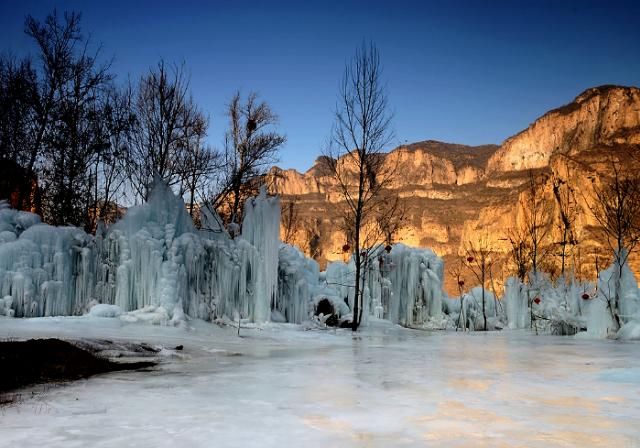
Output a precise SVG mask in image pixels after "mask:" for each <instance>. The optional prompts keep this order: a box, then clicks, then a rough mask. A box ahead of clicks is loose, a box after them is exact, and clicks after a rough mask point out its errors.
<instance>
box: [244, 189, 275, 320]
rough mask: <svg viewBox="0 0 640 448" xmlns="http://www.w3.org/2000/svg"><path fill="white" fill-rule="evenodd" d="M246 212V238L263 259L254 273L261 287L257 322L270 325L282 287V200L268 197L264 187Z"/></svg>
mask: <svg viewBox="0 0 640 448" xmlns="http://www.w3.org/2000/svg"><path fill="white" fill-rule="evenodd" d="M244 211H245V218H244V221H243V223H242V238H244V239H245V240H247V241H248V242H249V244H251V245H252V246H253V247H255V248H256V249H257V251H258V256H259V262H258V263H255V266H254V270H253V274H254V275H255V276H256V284H257V285H258V288H257V289H256V290H255V291H254V295H255V297H254V310H253V320H254V321H256V322H266V321H268V320H269V316H270V310H271V308H272V307H273V306H274V305H275V300H276V294H277V287H278V249H279V246H280V198H278V197H271V198H269V197H267V191H266V188H265V187H264V186H263V187H262V188H261V190H260V194H259V196H258V197H257V198H255V199H249V200H248V201H247V202H246V204H245V207H244Z"/></svg>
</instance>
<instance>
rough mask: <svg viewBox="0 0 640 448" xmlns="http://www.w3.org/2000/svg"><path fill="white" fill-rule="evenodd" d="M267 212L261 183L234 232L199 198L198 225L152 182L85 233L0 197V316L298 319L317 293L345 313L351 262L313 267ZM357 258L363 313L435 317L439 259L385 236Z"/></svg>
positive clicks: (418, 320)
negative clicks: (145, 197)
mask: <svg viewBox="0 0 640 448" xmlns="http://www.w3.org/2000/svg"><path fill="white" fill-rule="evenodd" d="M279 221H280V203H279V199H278V198H275V197H267V195H266V192H265V191H264V190H262V191H261V192H260V195H259V196H258V197H257V198H253V199H250V200H248V201H247V203H246V206H245V219H244V221H243V223H242V230H241V232H240V234H239V235H236V233H238V232H234V235H231V236H230V235H229V234H228V233H227V232H226V231H225V230H224V228H223V227H222V225H221V220H220V219H219V217H218V216H217V215H216V214H215V212H213V211H210V210H208V209H206V208H204V209H203V212H202V223H203V229H202V230H198V229H196V228H195V227H194V225H193V223H192V220H191V218H190V217H189V215H188V214H187V212H186V210H185V207H184V203H183V201H182V200H181V199H180V198H179V197H177V196H175V195H174V194H173V192H172V191H171V189H170V188H169V187H168V186H167V185H165V184H163V183H162V182H157V183H156V186H155V188H154V190H153V192H152V194H151V197H150V199H149V201H148V202H147V203H145V204H143V205H140V206H136V207H132V208H131V209H129V210H128V212H127V214H126V215H125V217H124V218H123V219H122V220H121V221H119V222H117V223H116V224H114V225H113V226H111V227H110V228H109V229H106V228H105V227H104V226H102V225H100V226H98V230H97V231H96V236H95V237H94V236H91V235H88V234H86V233H85V232H84V231H82V230H81V229H78V228H74V227H51V226H48V225H46V224H42V223H40V219H39V218H38V217H37V216H36V215H33V214H30V213H25V212H18V211H15V210H11V209H9V208H8V207H7V206H6V205H2V206H1V209H0V314H3V315H10V316H11V315H13V316H16V317H35V316H54V315H77V314H82V313H87V312H89V313H90V314H91V315H94V316H103V317H105V316H112V317H115V316H119V317H120V318H121V319H124V320H144V321H150V322H153V323H162V324H169V323H173V324H177V323H180V322H182V321H183V320H184V319H185V318H186V316H190V317H196V318H201V319H205V320H213V319H216V318H227V319H231V320H234V319H243V320H249V321H252V322H265V321H268V320H276V321H287V322H295V323H301V322H304V321H306V320H309V319H311V318H312V317H313V316H314V314H317V310H318V309H319V308H320V306H319V304H320V303H321V302H323V301H325V300H326V301H328V303H330V306H329V309H330V312H331V314H335V316H336V317H337V318H338V319H343V320H348V319H350V318H351V315H350V310H351V308H352V307H353V300H354V298H353V291H354V288H353V272H354V271H355V269H354V264H353V263H354V262H353V260H351V261H349V263H346V264H345V263H332V264H330V265H329V267H328V269H327V272H326V273H321V272H320V269H319V266H318V264H317V263H316V262H315V261H313V260H311V259H308V258H306V257H305V256H304V255H303V254H302V253H301V252H300V251H299V250H298V249H296V248H294V247H292V246H288V245H284V244H281V243H280V241H279ZM368 257H369V258H368V260H367V262H366V265H365V270H364V272H365V276H364V279H363V280H364V283H363V285H364V297H365V303H364V306H363V321H364V322H366V320H367V318H368V316H370V315H371V316H375V317H378V318H385V319H389V320H391V321H392V322H396V323H400V324H403V325H408V326H410V325H422V324H424V323H425V322H426V321H427V320H429V319H432V318H440V317H441V316H442V275H443V264H442V260H441V259H440V258H438V257H437V256H436V255H435V254H434V253H433V252H431V251H430V250H426V249H413V248H409V247H406V246H403V245H395V246H394V247H393V249H391V251H390V252H389V253H387V252H386V251H385V250H384V249H383V248H382V246H380V247H376V248H374V249H373V250H372V251H371V252H370V253H369V255H368ZM324 312H327V310H326V309H325V311H324ZM327 317H328V316H326V315H325V316H324V318H325V319H326V318H327Z"/></svg>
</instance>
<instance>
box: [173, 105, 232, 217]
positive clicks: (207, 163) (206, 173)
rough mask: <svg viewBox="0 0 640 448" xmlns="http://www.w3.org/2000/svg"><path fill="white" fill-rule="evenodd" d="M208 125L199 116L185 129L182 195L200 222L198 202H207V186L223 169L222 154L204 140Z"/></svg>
mask: <svg viewBox="0 0 640 448" xmlns="http://www.w3.org/2000/svg"><path fill="white" fill-rule="evenodd" d="M207 127H208V123H207V120H206V119H205V117H204V115H202V114H198V115H197V116H196V117H195V118H194V121H193V126H190V127H188V128H186V129H184V136H183V137H184V140H183V145H184V147H183V151H184V152H183V159H182V164H183V168H182V170H183V171H182V175H181V178H182V179H181V185H180V195H181V196H184V195H186V196H187V207H188V209H189V214H190V215H191V218H192V219H193V220H194V221H195V222H199V213H197V210H196V201H198V200H200V202H203V201H205V200H206V191H207V186H208V184H209V182H210V179H211V176H212V175H213V174H214V173H216V172H218V171H219V170H220V168H221V164H222V161H221V154H220V153H219V152H217V151H215V150H213V149H212V148H211V147H210V146H208V145H207V144H206V143H205V141H204V139H205V137H206V135H207Z"/></svg>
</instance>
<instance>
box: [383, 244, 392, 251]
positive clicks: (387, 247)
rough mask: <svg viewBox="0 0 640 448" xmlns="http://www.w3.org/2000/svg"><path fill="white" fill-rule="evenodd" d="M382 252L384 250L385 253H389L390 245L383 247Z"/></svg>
mask: <svg viewBox="0 0 640 448" xmlns="http://www.w3.org/2000/svg"><path fill="white" fill-rule="evenodd" d="M384 250H386V251H387V253H389V252H391V245H390V244H387V245H386V246H385V248H384Z"/></svg>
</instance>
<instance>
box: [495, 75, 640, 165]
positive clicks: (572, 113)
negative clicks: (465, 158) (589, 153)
mask: <svg viewBox="0 0 640 448" xmlns="http://www.w3.org/2000/svg"><path fill="white" fill-rule="evenodd" d="M619 144H640V89H638V88H635V87H616V86H602V87H594V88H591V89H588V90H586V91H585V92H583V93H582V94H580V95H578V96H577V97H576V99H575V100H574V101H573V102H572V103H570V104H567V105H565V106H562V107H560V108H558V109H554V110H552V111H550V112H547V113H546V114H545V115H543V116H542V117H540V118H539V119H537V120H536V121H535V122H534V123H533V124H532V125H531V126H529V127H528V128H527V129H525V130H524V131H522V132H520V133H519V134H517V135H515V136H513V137H511V138H508V139H507V140H505V142H504V143H503V144H502V146H501V148H500V150H498V151H496V153H495V154H493V155H492V156H491V158H490V160H489V163H488V167H487V169H488V171H489V172H491V173H500V172H505V171H513V170H517V171H520V170H526V169H530V168H542V167H545V166H547V165H548V164H549V160H550V158H551V156H552V155H554V154H577V153H579V152H581V151H584V150H587V149H589V148H593V147H595V146H597V145H608V146H611V145H619Z"/></svg>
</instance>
